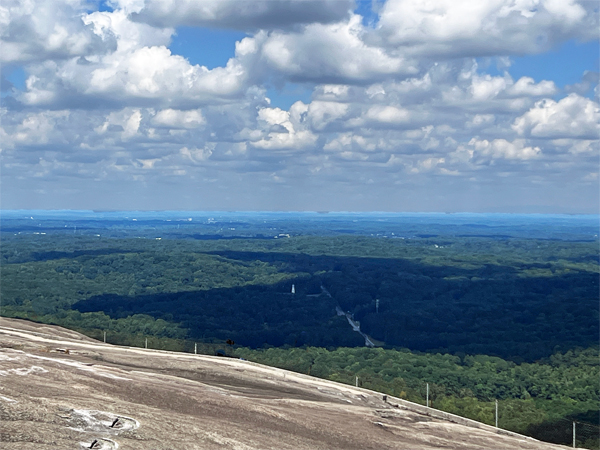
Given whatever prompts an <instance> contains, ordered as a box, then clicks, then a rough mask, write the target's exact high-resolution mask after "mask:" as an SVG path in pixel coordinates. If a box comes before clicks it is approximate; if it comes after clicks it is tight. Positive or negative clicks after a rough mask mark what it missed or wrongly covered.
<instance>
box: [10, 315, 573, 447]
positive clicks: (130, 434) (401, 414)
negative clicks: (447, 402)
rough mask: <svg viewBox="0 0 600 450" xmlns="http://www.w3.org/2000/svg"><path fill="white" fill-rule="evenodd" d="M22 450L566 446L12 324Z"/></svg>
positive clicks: (409, 407) (247, 370) (14, 425)
mask: <svg viewBox="0 0 600 450" xmlns="http://www.w3.org/2000/svg"><path fill="white" fill-rule="evenodd" d="M0 442H1V443H2V445H1V447H2V448H7V449H8V448H11V449H15V450H17V449H50V448H51V449H79V448H95V449H116V448H121V449H145V450H149V449H153V450H154V449H236V450H247V449H295V450H296V449H311V450H312V449H345V450H351V449H357V450H358V449H361V450H362V449H423V450H425V449H486V450H487V449H499V450H500V449H531V450H534V449H540V450H542V449H548V450H550V449H559V448H566V447H561V446H556V445H551V444H546V443H543V442H539V441H536V440H534V439H531V438H527V437H524V436H520V435H516V434H513V433H509V432H505V431H503V430H497V429H495V428H493V427H489V426H487V425H482V424H479V423H477V422H473V421H470V420H467V419H463V418H459V417H456V416H452V415H449V414H446V413H443V412H440V411H436V410H433V409H429V408H425V407H423V406H421V405H416V404H413V403H410V402H406V401H402V400H399V399H395V398H391V397H384V396H383V395H381V394H378V393H376V392H372V391H368V390H365V389H360V388H354V387H351V386H347V385H343V384H338V383H334V382H330V381H325V380H320V379H317V378H312V377H309V376H305V375H301V374H297V373H294V372H288V371H285V370H281V369H275V368H271V367H266V366H261V365H258V364H254V363H251V362H248V361H241V360H237V359H232V358H218V357H211V356H203V355H192V354H185V353H172V352H164V351H158V350H150V349H148V350H146V349H140V348H128V347H118V346H113V345H109V344H103V343H101V342H97V341H94V340H92V339H89V338H87V337H85V336H83V335H80V334H78V333H75V332H72V331H69V330H65V329H62V328H59V327H51V326H46V325H40V324H35V323H31V322H26V321H20V320H13V319H4V318H0Z"/></svg>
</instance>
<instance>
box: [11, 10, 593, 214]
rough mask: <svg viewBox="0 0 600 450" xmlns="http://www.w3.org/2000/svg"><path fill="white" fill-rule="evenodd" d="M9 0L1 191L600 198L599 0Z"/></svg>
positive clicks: (105, 202) (371, 204) (169, 196)
mask: <svg viewBox="0 0 600 450" xmlns="http://www.w3.org/2000/svg"><path fill="white" fill-rule="evenodd" d="M431 5H432V7H431V8H423V7H422V4H421V3H420V2H418V1H416V0H387V1H377V2H371V1H361V2H358V3H355V2H353V1H349V0H336V1H327V0H320V1H313V0H292V1H289V2H283V1H281V2H280V1H276V0H273V1H262V0H257V1H254V2H241V1H239V0H219V1H216V0H203V1H202V2H195V1H192V0H182V1H181V2H180V3H179V4H178V7H177V8H175V9H174V8H172V6H171V3H170V2H168V1H166V0H143V1H133V0H112V1H111V2H100V3H98V4H96V6H95V7H94V6H93V4H92V6H90V4H89V3H86V2H83V1H81V3H78V2H77V1H75V2H69V3H64V4H58V6H57V4H56V3H55V2H52V1H50V0H35V8H30V9H28V8H25V7H24V6H23V5H21V4H20V2H17V1H14V2H9V3H8V4H7V6H4V5H3V8H4V10H5V11H4V13H5V16H6V17H7V18H8V21H9V23H10V26H9V27H5V31H4V32H3V34H2V35H1V39H2V43H1V44H2V48H3V52H2V55H1V58H2V109H1V110H0V111H1V114H2V117H1V120H2V122H1V125H0V134H1V139H0V140H1V141H2V153H1V155H2V159H1V164H2V166H1V170H2V172H1V173H2V191H1V201H2V203H1V207H2V208H3V209H12V208H49V209H52V208H57V209H100V208H105V209H106V208H108V209H188V210H211V209H214V210H332V211H335V210H346V211H374V210H379V211H398V212H402V211H452V212H455V211H466V212H515V213H516V212H518V213H539V212H544V213H597V212H598V205H599V202H600V199H599V196H598V192H599V185H598V122H599V120H600V113H599V105H598V99H599V94H600V93H599V89H598V71H599V68H598V64H599V54H600V48H599V42H598V34H597V29H598V20H599V19H598V15H599V12H598V6H597V2H594V1H585V0H572V1H566V0H565V1H564V2H558V3H557V2H551V1H545V0H531V1H528V2H523V1H515V0H493V1H490V2H485V3H481V4H473V3H472V2H469V1H467V0H454V1H450V0H436V1H435V2H433V3H431Z"/></svg>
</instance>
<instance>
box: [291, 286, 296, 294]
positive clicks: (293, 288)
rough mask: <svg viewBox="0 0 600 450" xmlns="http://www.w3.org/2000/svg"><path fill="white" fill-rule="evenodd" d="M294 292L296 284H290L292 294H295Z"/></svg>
mask: <svg viewBox="0 0 600 450" xmlns="http://www.w3.org/2000/svg"><path fill="white" fill-rule="evenodd" d="M295 293H296V285H295V284H292V294H295Z"/></svg>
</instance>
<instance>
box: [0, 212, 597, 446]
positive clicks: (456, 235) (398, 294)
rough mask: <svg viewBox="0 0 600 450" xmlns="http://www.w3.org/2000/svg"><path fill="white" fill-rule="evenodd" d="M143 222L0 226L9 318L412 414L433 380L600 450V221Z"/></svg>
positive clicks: (514, 424) (255, 218) (441, 388)
mask: <svg viewBox="0 0 600 450" xmlns="http://www.w3.org/2000/svg"><path fill="white" fill-rule="evenodd" d="M138 217H139V220H138V219H135V218H131V217H120V216H118V215H117V214H116V213H115V214H104V215H103V214H93V213H85V214H84V213H80V214H72V215H71V216H68V217H66V216H63V215H60V214H55V215H53V216H52V215H46V216H43V215H42V217H41V218H34V217H33V216H31V217H28V216H26V215H25V214H22V213H17V212H16V213H13V214H12V215H9V216H8V217H6V216H5V217H3V218H2V227H1V233H2V234H1V237H2V247H1V260H0V263H1V265H0V268H1V271H2V285H1V302H2V303H1V313H2V315H4V316H9V317H21V318H27V319H30V320H36V321H40V322H46V323H53V324H58V325H62V326H66V327H69V328H72V329H77V330H79V331H83V332H85V333H87V334H88V335H91V336H94V337H97V338H98V337H100V336H101V335H102V334H103V332H105V331H106V332H107V336H108V339H109V342H113V343H118V344H128V345H140V342H141V341H142V340H144V339H145V338H149V339H150V342H151V343H152V345H153V346H154V347H159V348H165V349H173V350H183V351H190V349H191V348H192V346H193V343H198V344H200V348H201V349H202V350H204V351H207V352H214V350H215V349H217V348H224V349H225V350H226V353H228V354H230V355H235V356H238V357H244V358H247V359H253V360H256V361H259V362H263V363H266V364H271V365H275V366H279V367H284V368H289V369H291V370H296V371H299V372H303V373H311V374H312V375H315V376H320V377H324V378H329V379H332V380H337V381H342V382H347V383H354V381H355V377H356V376H358V377H359V379H360V380H361V383H362V384H363V386H364V387H369V388H371V389H376V390H379V391H382V392H387V393H389V394H392V395H396V396H398V397H403V398H407V399H409V400H412V401H417V402H423V395H424V394H423V389H424V386H425V383H429V384H430V387H431V394H432V395H431V398H432V400H433V402H434V404H433V406H434V407H436V408H440V409H443V410H446V411H450V412H455V413H458V414H461V415H465V416H467V417H472V418H475V419H477V420H481V421H484V422H488V423H489V422H490V420H492V419H491V417H492V418H493V416H490V414H492V413H491V411H492V409H491V408H492V405H493V402H494V400H496V399H497V400H499V401H500V402H501V406H502V408H501V410H502V411H503V413H502V414H503V416H501V426H502V427H504V428H507V429H512V430H515V431H519V432H523V433H526V434H530V435H533V436H536V437H539V438H541V439H546V440H550V441H554V442H563V443H568V442H570V441H569V438H570V434H568V433H567V435H566V436H564V434H565V433H563V432H559V431H558V430H560V429H562V428H561V427H563V425H564V426H566V425H569V426H571V423H572V421H573V420H575V421H578V422H580V423H581V427H584V428H585V427H586V426H587V427H592V428H589V429H588V432H587V433H588V434H587V435H586V434H585V433H583V434H582V441H581V444H585V445H586V446H587V447H589V448H598V444H597V440H596V441H594V433H596V432H597V427H596V428H593V426H595V425H597V423H598V417H597V411H598V406H599V397H598V395H599V386H598V383H599V377H598V376H599V374H600V373H599V365H598V334H599V317H598V298H599V286H598V274H599V259H598V258H599V252H598V220H597V217H592V218H590V217H566V216H555V217H554V216H539V217H537V218H536V217H533V218H532V217H523V216H518V217H505V216H494V215H492V216H486V217H479V216H473V215H471V216H468V215H465V216H461V215H458V216H455V215H429V216H428V215H413V216H402V215H398V216H386V215H379V216H377V215H372V216H358V215H347V216H343V215H331V216H330V215H329V214H320V215H318V214H313V215H301V214H298V215H290V214H281V215H269V214H262V215H261V214H256V215H251V214H241V215H240V214H238V215H234V214H229V215H226V214H224V215H221V216H217V217H211V216H206V217H204V216H203V217H196V218H194V219H193V220H192V218H187V217H186V216H184V215H183V213H179V214H172V216H170V218H166V217H158V216H156V215H155V216H152V217H150V216H144V215H139V214H138ZM292 286H293V289H292ZM358 327H360V331H361V332H362V334H360V333H358V332H356V331H355V330H354V329H355V328H356V329H357V328H358ZM365 336H366V339H365ZM228 339H229V340H233V341H235V343H236V345H235V348H227V346H225V344H224V342H225V341H226V340H228ZM365 343H368V344H369V345H372V346H373V345H374V346H375V347H376V348H366V347H365ZM561 424H562V425H561ZM565 424H566V425H565ZM594 424H595V425H594ZM563 428H564V427H563ZM590 430H591V431H590ZM565 438H566V440H565Z"/></svg>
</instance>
